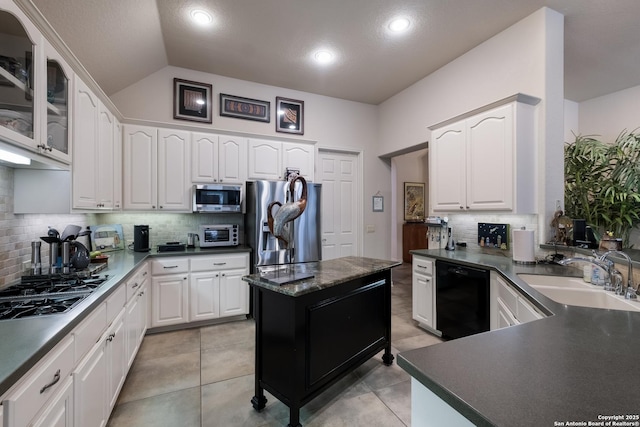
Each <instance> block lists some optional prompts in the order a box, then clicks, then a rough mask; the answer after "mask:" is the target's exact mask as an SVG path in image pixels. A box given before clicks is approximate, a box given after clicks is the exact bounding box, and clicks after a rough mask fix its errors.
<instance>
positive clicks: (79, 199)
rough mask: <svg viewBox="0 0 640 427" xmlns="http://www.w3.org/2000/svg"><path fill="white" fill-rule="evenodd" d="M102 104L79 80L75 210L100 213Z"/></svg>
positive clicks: (75, 119)
mask: <svg viewBox="0 0 640 427" xmlns="http://www.w3.org/2000/svg"><path fill="white" fill-rule="evenodd" d="M99 111H100V100H99V99H98V97H97V96H96V95H95V94H94V93H93V92H92V91H91V90H90V89H89V87H88V86H87V85H86V84H85V83H84V82H83V81H82V80H80V78H78V77H76V78H75V80H74V110H73V123H74V125H73V140H74V141H77V143H76V144H75V146H74V147H73V170H72V181H73V182H72V187H73V189H72V193H73V207H74V208H75V209H97V208H99V206H98V204H99V202H98V197H99V196H98V173H97V169H96V161H97V159H98V145H97V144H98V143H97V141H98V116H99Z"/></svg>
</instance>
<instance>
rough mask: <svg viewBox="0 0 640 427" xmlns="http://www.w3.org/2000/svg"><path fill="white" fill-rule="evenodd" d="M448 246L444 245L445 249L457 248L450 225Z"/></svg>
mask: <svg viewBox="0 0 640 427" xmlns="http://www.w3.org/2000/svg"><path fill="white" fill-rule="evenodd" d="M447 236H448V239H447V246H445V247H444V249H445V250H447V251H455V250H456V245H455V243H454V241H453V229H452V228H451V227H448V229H447Z"/></svg>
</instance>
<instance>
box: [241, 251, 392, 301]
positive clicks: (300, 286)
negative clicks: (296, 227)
mask: <svg viewBox="0 0 640 427" xmlns="http://www.w3.org/2000/svg"><path fill="white" fill-rule="evenodd" d="M400 264H402V263H401V262H398V261H386V260H380V259H373V258H363V257H355V256H349V257H344V258H338V259H332V260H327V261H320V262H307V263H301V264H293V265H291V266H290V267H289V266H287V267H280V268H278V269H277V270H273V271H267V272H262V273H256V274H251V275H248V276H244V277H243V278H242V280H244V281H246V282H249V284H250V285H253V286H259V287H262V288H265V289H269V290H271V291H274V292H278V293H281V294H286V295H290V296H293V297H297V296H300V295H304V294H308V293H310V292H315V291H319V290H321V289H326V288H329V287H331V286H335V285H338V284H340V283H344V282H348V281H349V280H353V279H357V278H359V277H365V276H368V275H370V274H372V273H376V272H379V271H384V270H388V269H390V268H392V267H395V266H397V265H400ZM307 275H311V276H313V277H311V278H307V279H301V280H296V279H297V278H298V277H304V276H307ZM272 278H273V279H276V280H277V279H278V278H285V279H287V278H291V279H292V280H295V282H292V283H289V284H284V285H280V284H279V283H277V282H275V281H273V280H271V279H272Z"/></svg>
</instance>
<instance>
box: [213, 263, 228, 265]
mask: <svg viewBox="0 0 640 427" xmlns="http://www.w3.org/2000/svg"><path fill="white" fill-rule="evenodd" d="M226 264H227V263H226V262H214V263H213V265H226Z"/></svg>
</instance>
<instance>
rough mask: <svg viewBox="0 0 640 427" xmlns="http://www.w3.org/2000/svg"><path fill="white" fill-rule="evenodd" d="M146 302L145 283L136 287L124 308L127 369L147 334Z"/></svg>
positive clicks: (147, 296)
mask: <svg viewBox="0 0 640 427" xmlns="http://www.w3.org/2000/svg"><path fill="white" fill-rule="evenodd" d="M145 280H146V279H145ZM148 301H149V292H148V287H147V284H146V281H145V282H143V284H142V285H141V286H139V287H137V293H136V294H134V295H133V296H132V297H131V299H130V300H129V301H128V302H127V306H126V308H125V319H126V322H125V336H126V338H125V339H126V341H127V342H126V363H127V367H128V368H130V367H131V365H132V364H133V360H134V359H135V357H136V354H138V350H139V349H140V344H142V339H143V338H144V334H145V332H147V309H148V306H149V304H148Z"/></svg>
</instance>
